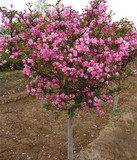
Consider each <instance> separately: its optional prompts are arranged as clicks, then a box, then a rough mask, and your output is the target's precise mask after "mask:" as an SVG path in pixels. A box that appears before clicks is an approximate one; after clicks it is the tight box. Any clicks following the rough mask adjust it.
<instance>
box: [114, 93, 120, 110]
mask: <svg viewBox="0 0 137 160" xmlns="http://www.w3.org/2000/svg"><path fill="white" fill-rule="evenodd" d="M118 97H119V92H116V95H115V97H114V106H113V112H115V111H116V110H117V105H118Z"/></svg>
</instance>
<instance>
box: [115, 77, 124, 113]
mask: <svg viewBox="0 0 137 160" xmlns="http://www.w3.org/2000/svg"><path fill="white" fill-rule="evenodd" d="M121 82H122V80H120V82H119V83H118V84H117V90H118V89H119V85H120V84H121ZM118 98H119V91H118V92H116V94H115V97H114V106H113V112H115V111H116V110H117V109H118V107H117V106H118Z"/></svg>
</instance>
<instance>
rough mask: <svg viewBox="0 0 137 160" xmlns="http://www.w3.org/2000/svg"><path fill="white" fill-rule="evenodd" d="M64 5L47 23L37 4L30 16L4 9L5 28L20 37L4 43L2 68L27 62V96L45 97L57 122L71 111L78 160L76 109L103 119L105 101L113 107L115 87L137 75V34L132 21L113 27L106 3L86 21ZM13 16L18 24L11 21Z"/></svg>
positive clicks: (0, 41) (95, 4)
mask: <svg viewBox="0 0 137 160" xmlns="http://www.w3.org/2000/svg"><path fill="white" fill-rule="evenodd" d="M59 2H60V1H58V3H57V4H56V6H54V7H53V8H52V9H51V10H50V12H47V13H46V17H42V16H41V14H39V13H38V12H37V11H36V10H34V11H33V10H31V4H28V7H29V11H30V12H29V13H26V11H24V12H19V13H18V12H17V11H15V10H10V11H8V10H7V9H6V8H1V12H2V14H3V22H4V24H5V28H6V30H7V32H10V31H11V30H12V31H13V32H14V34H13V35H12V37H10V38H4V37H2V38H0V51H2V52H5V53H6V55H4V56H3V55H1V56H0V59H1V63H0V65H1V66H2V65H3V64H5V63H6V62H7V61H8V60H10V59H15V61H18V60H20V59H22V61H23V63H24V69H23V73H24V74H25V75H26V76H27V78H28V84H27V86H26V88H27V92H28V93H30V94H31V95H34V96H40V97H41V95H42V93H43V92H44V97H42V98H43V99H44V100H45V107H46V108H49V109H50V108H54V111H55V114H56V115H57V116H58V115H59V114H60V113H61V112H62V111H64V110H66V111H67V113H68V117H69V122H68V123H69V133H70V134H69V146H70V147H69V148H70V149H69V153H70V154H69V159H72V158H73V154H72V152H73V150H72V128H71V127H72V117H73V116H74V114H75V111H76V109H85V110H87V109H89V108H91V107H95V108H96V110H97V111H98V112H99V113H100V114H103V112H102V111H101V110H100V109H99V103H100V101H101V100H105V101H107V102H112V93H114V92H116V91H118V90H119V89H120V87H119V88H118V90H117V89H116V87H112V86H111V85H112V84H113V83H114V82H116V81H119V80H121V79H125V78H127V77H128V76H130V75H132V74H135V73H136V70H135V69H134V68H135V66H134V64H133V61H134V60H135V59H136V51H137V39H136V35H137V32H136V30H135V29H134V27H133V24H132V23H130V22H129V21H126V20H123V21H120V22H115V23H112V22H111V19H112V14H111V13H110V14H107V13H106V10H107V6H106V4H105V3H106V0H96V1H91V2H90V7H87V8H85V9H83V13H82V14H81V15H79V14H78V12H76V11H75V10H73V9H72V7H71V6H68V7H65V6H64V5H63V4H61V3H59ZM11 13H12V15H13V16H12V19H13V20H12V23H11V21H8V22H7V21H6V20H5V17H7V16H8V15H9V14H11ZM11 43H12V46H11ZM11 67H12V66H11Z"/></svg>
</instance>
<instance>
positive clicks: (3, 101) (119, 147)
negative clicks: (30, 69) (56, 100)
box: [0, 71, 137, 160]
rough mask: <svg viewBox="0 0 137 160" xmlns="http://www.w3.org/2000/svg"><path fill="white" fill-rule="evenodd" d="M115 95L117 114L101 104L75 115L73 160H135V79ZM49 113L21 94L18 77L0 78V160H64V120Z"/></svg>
mask: <svg viewBox="0 0 137 160" xmlns="http://www.w3.org/2000/svg"><path fill="white" fill-rule="evenodd" d="M127 81H128V84H130V85H128V86H129V89H128V90H125V91H124V92H123V93H121V95H120V99H119V105H118V108H119V112H117V113H112V108H113V104H112V103H111V104H102V108H101V109H102V110H103V111H104V112H105V114H104V115H99V114H98V113H97V112H96V111H95V110H94V109H91V110H90V111H88V112H86V111H77V112H76V116H75V117H74V119H73V139H74V159H75V160H137V152H136V151H137V88H136V87H135V86H134V85H133V84H132V83H131V82H134V83H135V84H137V77H134V78H133V77H132V78H129V79H128V80H127ZM53 112H54V111H51V110H46V109H43V108H42V107H41V101H40V100H38V99H37V98H33V97H31V96H29V95H28V94H27V93H26V91H25V79H24V76H23V74H22V73H21V71H12V72H1V73H0V160H48V159H50V160H67V118H66V117H67V116H66V113H65V112H64V114H62V115H61V116H60V117H59V119H58V120H56V119H55V115H54V114H53Z"/></svg>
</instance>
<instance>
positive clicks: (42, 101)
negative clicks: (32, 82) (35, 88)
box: [41, 93, 44, 108]
mask: <svg viewBox="0 0 137 160" xmlns="http://www.w3.org/2000/svg"><path fill="white" fill-rule="evenodd" d="M43 97H44V93H42V100H41V107H42V108H43V107H44V100H43Z"/></svg>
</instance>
